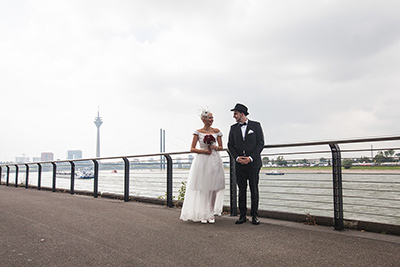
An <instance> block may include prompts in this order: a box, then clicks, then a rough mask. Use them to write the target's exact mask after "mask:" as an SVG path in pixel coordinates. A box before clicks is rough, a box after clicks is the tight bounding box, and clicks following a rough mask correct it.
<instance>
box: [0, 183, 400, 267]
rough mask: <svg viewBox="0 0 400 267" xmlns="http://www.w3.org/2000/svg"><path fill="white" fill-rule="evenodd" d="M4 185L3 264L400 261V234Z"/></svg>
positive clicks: (0, 194) (0, 203)
mask: <svg viewBox="0 0 400 267" xmlns="http://www.w3.org/2000/svg"><path fill="white" fill-rule="evenodd" d="M179 215H180V209H179V208H167V207H165V206H161V205H154V204H146V203H139V202H123V201H120V200H113V199H106V198H98V199H95V198H93V197H89V196H81V195H70V194H66V193H53V192H50V191H38V190H36V189H25V188H21V187H19V188H15V187H6V186H4V185H1V186H0V265H1V266H323V265H324V266H400V237H399V236H390V235H383V234H376V233H367V232H359V231H353V230H347V231H343V232H338V231H335V230H333V228H331V227H324V226H310V225H304V224H301V223H294V222H286V221H278V220H271V219H266V218H261V219H260V221H261V224H260V225H258V226H255V225H252V224H251V223H249V222H248V223H245V224H242V225H235V224H234V222H235V219H236V218H234V217H230V216H228V215H224V216H222V217H217V219H216V223H215V224H200V223H193V222H183V221H181V220H179Z"/></svg>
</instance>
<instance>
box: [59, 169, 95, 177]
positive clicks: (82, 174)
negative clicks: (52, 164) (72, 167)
mask: <svg viewBox="0 0 400 267" xmlns="http://www.w3.org/2000/svg"><path fill="white" fill-rule="evenodd" d="M57 176H58V177H60V178H66V179H69V178H71V172H57ZM75 178H76V179H93V178H94V173H93V171H92V170H91V169H83V170H78V171H76V172H75Z"/></svg>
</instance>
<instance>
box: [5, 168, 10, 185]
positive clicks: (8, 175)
mask: <svg viewBox="0 0 400 267" xmlns="http://www.w3.org/2000/svg"><path fill="white" fill-rule="evenodd" d="M6 167H7V179H6V186H8V184H9V180H10V166H8V165H6Z"/></svg>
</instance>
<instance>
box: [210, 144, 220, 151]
mask: <svg viewBox="0 0 400 267" xmlns="http://www.w3.org/2000/svg"><path fill="white" fill-rule="evenodd" d="M209 148H210V150H215V151H217V150H218V147H217V146H213V145H210V146H209Z"/></svg>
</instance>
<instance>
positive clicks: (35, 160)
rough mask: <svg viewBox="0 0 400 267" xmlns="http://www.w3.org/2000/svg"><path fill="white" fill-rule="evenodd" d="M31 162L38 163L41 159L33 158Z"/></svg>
mask: <svg viewBox="0 0 400 267" xmlns="http://www.w3.org/2000/svg"><path fill="white" fill-rule="evenodd" d="M32 161H33V162H39V161H42V158H41V157H33V158H32Z"/></svg>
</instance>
